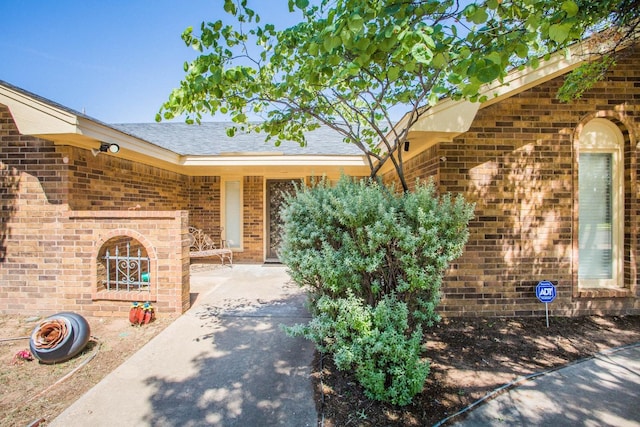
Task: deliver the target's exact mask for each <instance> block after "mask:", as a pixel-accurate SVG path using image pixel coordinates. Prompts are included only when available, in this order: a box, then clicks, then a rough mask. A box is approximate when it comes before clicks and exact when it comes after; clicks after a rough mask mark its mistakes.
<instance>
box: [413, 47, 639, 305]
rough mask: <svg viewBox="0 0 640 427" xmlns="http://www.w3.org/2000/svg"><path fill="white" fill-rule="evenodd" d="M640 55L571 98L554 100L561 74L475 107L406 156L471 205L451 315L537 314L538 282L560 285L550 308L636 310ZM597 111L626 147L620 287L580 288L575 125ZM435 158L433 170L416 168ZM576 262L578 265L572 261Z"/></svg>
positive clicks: (449, 295)
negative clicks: (449, 133) (421, 150)
mask: <svg viewBox="0 0 640 427" xmlns="http://www.w3.org/2000/svg"><path fill="white" fill-rule="evenodd" d="M638 61H640V55H638V54H636V55H634V56H633V57H629V58H626V59H624V60H622V61H620V62H619V65H618V67H617V68H616V70H614V71H613V72H612V73H610V75H609V78H608V79H607V80H606V81H605V82H602V83H599V84H597V85H596V87H594V88H593V89H592V90H590V91H589V92H588V93H586V94H585V95H584V96H583V98H582V99H581V100H579V101H577V102H575V103H572V104H563V103H560V102H559V101H557V100H556V99H555V94H556V91H557V89H558V87H559V86H560V85H561V83H562V78H558V79H555V80H553V81H551V82H548V83H546V84H543V85H541V86H538V87H534V88H532V89H530V90H528V91H526V92H524V93H521V94H519V95H517V96H514V97H512V98H509V99H506V100H503V101H501V102H499V103H497V104H494V105H493V106H490V107H488V108H485V109H482V110H480V111H479V113H478V115H477V117H476V119H475V121H474V123H473V125H472V127H471V129H470V130H469V131H468V132H466V133H465V134H464V135H462V136H460V137H459V138H456V139H455V140H454V141H452V142H449V143H440V144H439V145H437V146H436V147H433V148H432V149H431V150H430V152H429V154H427V153H425V156H426V157H425V158H423V157H417V158H415V159H413V160H412V161H410V162H408V164H407V165H406V168H405V170H406V171H407V176H408V178H410V179H408V182H410V183H411V181H412V180H413V179H412V178H413V177H414V176H420V177H425V176H434V175H435V176H437V178H438V182H439V189H440V191H441V192H452V193H461V194H463V195H464V196H465V197H466V198H467V200H469V201H471V202H474V203H475V204H476V211H475V219H474V220H472V221H471V223H470V234H471V235H470V239H469V242H468V244H467V246H466V249H465V253H464V255H463V256H462V257H461V258H460V259H458V260H457V261H456V262H455V264H454V265H452V267H451V268H450V270H449V271H448V272H447V276H446V279H445V282H444V286H443V300H442V303H441V306H440V310H441V312H442V313H443V314H445V315H448V316H458V315H473V316H475V315H482V316H540V315H544V305H543V304H541V303H540V302H538V300H537V299H536V297H535V285H536V284H537V283H538V282H539V281H540V280H550V281H552V282H554V283H556V284H557V290H558V297H557V299H556V300H555V301H554V302H553V303H552V304H551V305H550V309H551V310H552V314H553V313H555V314H565V315H580V314H590V313H629V312H634V313H638V312H640V303H639V299H638V298H639V297H640V294H639V292H638V286H637V261H635V260H636V259H637V251H638V246H637V245H638V243H637V242H638V231H637V228H638V224H637V215H638V196H639V193H638V191H639V188H638V185H637V182H636V176H637V173H638V170H637V168H638V164H637V163H638V162H637V149H636V144H637V143H638V139H637V135H638V134H639V121H638V119H637V114H638V110H639V105H638V103H639V102H640V72H639V71H638V68H637V65H634V64H637V63H638ZM594 117H605V118H608V119H610V120H612V121H613V122H614V123H617V124H618V125H619V127H620V128H621V130H623V133H624V135H625V138H626V145H625V258H626V262H625V286H626V289H624V290H621V291H620V290H618V291H610V290H600V291H597V292H594V291H584V290H582V291H581V290H579V289H578V288H577V257H576V256H575V255H574V254H576V253H577V252H576V248H577V246H576V240H575V239H574V235H577V196H576V194H575V191H574V188H577V163H576V159H577V145H576V141H575V138H577V136H576V135H577V134H576V129H578V128H579V127H580V125H581V124H584V123H586V121H588V120H589V119H591V118H594ZM440 157H444V158H446V161H440V163H439V171H438V172H437V174H434V173H428V172H426V171H421V169H420V168H424V167H425V164H429V163H430V164H434V162H435V160H436V159H439V158H440ZM574 260H575V262H574Z"/></svg>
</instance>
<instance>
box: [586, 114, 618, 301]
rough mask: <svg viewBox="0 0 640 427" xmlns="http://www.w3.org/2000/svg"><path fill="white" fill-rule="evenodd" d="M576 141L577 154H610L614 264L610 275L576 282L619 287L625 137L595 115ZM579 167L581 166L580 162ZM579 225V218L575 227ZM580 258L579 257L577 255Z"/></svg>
mask: <svg viewBox="0 0 640 427" xmlns="http://www.w3.org/2000/svg"><path fill="white" fill-rule="evenodd" d="M579 143H580V146H579V155H580V154H583V153H605V154H611V155H612V164H611V171H612V173H611V185H612V192H611V195H612V197H611V204H612V206H611V212H612V230H611V231H612V235H611V237H612V251H611V256H612V264H613V265H612V277H611V278H610V279H584V278H580V276H579V275H578V286H579V288H581V289H589V288H622V287H624V137H623V135H622V132H621V131H620V129H618V127H617V126H616V125H615V124H614V123H612V122H611V121H609V120H606V119H601V118H597V119H593V120H591V121H589V122H588V123H587V124H585V126H584V128H583V129H582V132H581V133H580V140H579ZM578 167H580V164H579V162H578ZM578 188H579V187H578ZM578 209H580V194H578ZM578 216H579V215H578ZM579 227H580V224H579V220H578V230H579ZM579 235H580V233H579V231H578V239H579V238H580V237H579ZM578 248H580V241H578ZM578 253H579V249H578ZM579 262H580V257H579V256H578V263H579Z"/></svg>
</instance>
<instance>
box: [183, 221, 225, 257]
mask: <svg viewBox="0 0 640 427" xmlns="http://www.w3.org/2000/svg"><path fill="white" fill-rule="evenodd" d="M189 255H190V256H191V257H192V258H206V257H211V256H217V257H218V258H220V261H222V265H224V260H225V259H227V260H229V264H230V265H233V252H232V251H231V249H230V248H229V247H228V246H227V243H226V241H225V240H222V239H220V245H216V243H215V242H214V241H213V239H212V238H211V237H210V236H209V235H208V234H206V233H205V232H204V231H202V230H200V229H199V228H196V227H189Z"/></svg>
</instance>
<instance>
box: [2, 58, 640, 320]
mask: <svg viewBox="0 0 640 427" xmlns="http://www.w3.org/2000/svg"><path fill="white" fill-rule="evenodd" d="M639 60H640V54H638V53H635V52H633V53H631V54H630V55H627V56H626V57H624V58H622V59H621V60H620V61H619V63H618V65H617V67H616V68H615V69H614V70H613V71H612V72H611V73H610V74H609V75H608V76H607V78H606V79H605V81H603V82H601V83H598V84H597V85H596V86H595V87H594V88H593V89H591V90H590V91H589V92H587V93H586V94H585V95H584V96H583V97H582V99H581V100H579V101H577V102H575V103H572V104H563V103H560V102H559V101H557V100H556V99H555V93H556V91H557V89H558V87H559V86H560V85H561V84H562V81H563V77H562V76H563V75H564V74H565V73H566V72H568V71H569V70H571V69H572V68H573V67H575V66H576V65H577V64H578V63H579V57H578V56H573V57H572V58H570V59H566V58H564V57H554V58H552V59H551V60H550V61H547V62H545V63H544V64H543V65H541V66H540V67H539V68H538V69H536V70H524V71H518V72H515V73H513V74H512V75H511V76H510V81H509V84H508V85H507V86H503V87H489V88H487V89H486V93H487V94H488V95H490V96H489V99H488V100H487V101H486V102H484V103H482V104H477V103H476V104H472V103H470V102H466V101H460V102H454V101H451V100H444V101H442V102H441V103H439V104H438V105H436V106H435V107H434V108H433V109H432V110H431V111H430V112H429V114H428V115H426V116H425V117H423V118H422V119H421V121H420V122H418V123H417V124H416V125H415V126H414V127H413V128H412V131H411V133H410V143H409V144H408V146H407V147H405V150H404V151H403V156H404V158H405V173H406V175H407V181H408V182H410V183H412V182H414V181H415V178H428V177H431V178H433V179H434V180H435V182H436V184H437V185H438V188H439V190H440V191H441V192H452V193H461V194H463V195H464V196H465V197H466V198H467V199H468V200H469V201H472V202H474V203H475V204H476V217H475V219H474V220H473V221H472V222H471V224H470V231H471V237H470V240H469V243H468V244H467V246H466V250H465V253H464V255H463V256H462V257H461V258H460V259H458V260H457V261H456V263H455V264H454V265H453V266H452V267H451V268H450V270H449V271H448V272H447V275H446V279H445V282H444V287H443V299H442V304H441V307H440V309H441V312H442V313H443V314H444V315H446V316H476V315H481V316H538V315H543V314H544V305H543V304H541V303H540V302H539V301H538V300H537V298H536V296H535V291H534V289H535V285H536V284H537V283H538V282H539V281H541V280H549V281H551V282H553V283H554V284H555V285H556V287H557V291H558V296H557V298H556V300H555V301H554V302H553V303H552V304H551V305H550V309H551V310H552V313H554V314H562V315H569V316H571V315H581V314H590V313H608V314H626V313H635V314H638V313H640V302H639V297H640V290H639V289H638V285H637V283H638V277H637V276H638V264H637V263H638V260H637V259H636V257H637V254H638V249H639V248H638V237H639V236H638V219H637V215H638V197H639V194H638V191H639V187H638V184H637V182H636V181H637V178H636V177H637V171H638V162H637V157H638V155H637V148H636V144H637V143H638V141H637V139H638V135H639V134H640V133H639V132H640V122H639V119H638V117H637V114H638V103H639V102H640V70H638V67H637V65H635V64H637V63H638V61H639ZM399 126H402V122H400V123H399ZM103 142H107V144H106V145H105V147H103V148H104V149H107V148H108V146H109V144H117V145H118V146H119V148H120V150H119V151H118V152H117V153H115V154H113V153H110V152H108V151H107V152H100V151H99V149H100V147H101V144H102V143H103ZM96 154H97V155H96ZM579 165H581V167H580V168H579V167H578V166H579ZM584 165H587V166H586V167H585V166H584ZM0 171H1V172H2V180H3V185H2V188H3V192H2V207H3V209H2V229H1V230H0V233H1V235H0V281H1V283H2V285H1V288H0V312H4V313H18V312H24V311H29V312H36V311H39V312H55V311H60V310H74V311H80V312H84V313H86V314H95V315H118V313H120V312H123V311H127V310H128V308H129V302H130V301H132V300H141V299H149V300H152V301H154V303H155V304H156V306H157V307H158V309H159V311H160V312H164V313H167V312H168V313H181V312H183V311H184V310H186V309H187V308H188V307H189V285H188V283H189V263H190V260H189V254H188V247H187V246H188V243H187V242H188V238H187V235H186V233H187V231H186V230H187V226H188V225H190V224H191V225H195V226H197V227H200V228H203V229H205V231H208V232H211V233H213V232H214V230H215V229H216V227H219V226H221V227H223V228H224V236H223V237H224V238H226V239H227V240H229V241H232V242H233V245H232V246H233V249H234V251H235V254H234V261H237V262H248V263H262V262H265V261H270V260H273V259H274V258H276V254H275V248H276V247H277V243H278V235H277V234H278V233H277V215H276V214H275V212H277V205H278V201H279V198H278V195H279V194H280V192H281V191H282V190H286V189H287V188H290V185H291V184H290V183H291V181H292V180H307V181H308V180H309V179H310V178H311V177H313V176H321V175H327V176H328V177H329V178H331V179H335V178H337V177H338V176H339V175H340V173H346V174H348V175H354V176H362V175H368V169H367V167H366V164H365V162H364V161H363V159H362V157H361V156H360V154H359V152H358V151H357V150H355V148H354V147H351V146H348V145H346V144H343V143H342V142H341V138H340V137H339V136H337V135H335V134H332V133H330V132H328V131H327V130H326V129H322V130H320V131H318V132H317V133H315V134H310V135H309V146H308V147H306V148H304V149H302V148H299V147H296V146H294V145H291V146H286V145H283V146H281V147H274V146H272V144H266V145H265V144H264V143H262V142H260V141H259V139H258V138H257V136H256V135H241V136H240V137H236V138H234V139H233V140H229V138H227V137H226V136H225V134H224V129H223V128H222V127H221V125H220V124H215V123H207V124H204V125H203V126H199V127H198V126H187V125H184V124H178V123H161V124H126V125H107V124H105V123H101V122H99V121H97V120H95V119H92V118H90V117H87V116H85V115H83V114H80V113H78V112H75V111H72V110H70V109H68V108H65V107H63V106H60V105H58V104H56V103H53V102H51V101H49V100H46V99H43V98H41V97H38V96H37V95H35V94H31V93H29V92H26V91H24V90H22V89H18V88H15V87H13V86H11V85H9V84H7V83H3V82H0ZM383 172H384V178H385V180H387V181H392V180H393V173H392V172H391V171H390V170H388V169H387V170H383ZM579 202H580V203H579ZM121 241H133V242H134V246H135V247H136V248H141V250H142V253H143V255H144V256H145V257H148V258H149V260H150V261H149V262H150V267H149V271H150V273H151V274H150V280H149V283H148V286H146V287H145V289H144V292H146V293H147V294H146V295H145V296H146V297H148V298H141V295H140V293H139V291H109V290H105V289H102V288H101V287H100V281H101V277H102V275H103V274H104V271H102V270H101V268H100V265H101V264H100V260H101V259H102V258H103V257H104V253H105V250H106V248H109V247H112V246H113V245H114V244H115V243H119V242H121ZM114 242H115V243H114ZM585 260H587V261H586V262H585Z"/></svg>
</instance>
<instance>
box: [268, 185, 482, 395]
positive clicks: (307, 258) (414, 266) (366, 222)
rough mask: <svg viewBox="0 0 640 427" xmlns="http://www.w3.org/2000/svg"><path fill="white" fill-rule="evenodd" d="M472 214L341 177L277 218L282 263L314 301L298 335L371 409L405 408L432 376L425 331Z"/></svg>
mask: <svg viewBox="0 0 640 427" xmlns="http://www.w3.org/2000/svg"><path fill="white" fill-rule="evenodd" d="M472 215H473V206H472V205H470V204H467V203H466V202H465V201H464V200H463V198H462V197H456V198H452V197H451V196H449V195H445V196H442V197H437V196H436V195H435V189H434V187H433V185H431V184H429V185H422V184H418V185H417V186H416V189H415V191H414V192H412V193H396V192H395V191H394V190H393V188H391V189H389V188H386V187H385V186H383V185H381V184H379V183H377V182H372V181H370V180H360V181H356V180H354V179H350V178H347V177H343V178H341V179H340V181H339V182H338V183H337V185H336V186H335V187H332V186H330V185H329V183H328V182H327V181H326V180H322V181H320V182H318V183H316V184H315V185H313V186H311V187H301V188H298V191H297V194H296V195H294V196H290V197H289V198H288V199H287V202H286V204H285V207H284V208H283V210H282V212H281V217H282V218H283V220H284V234H283V239H282V244H281V250H280V259H281V260H282V261H283V262H284V263H285V264H286V265H287V266H288V267H289V271H290V274H291V277H292V278H293V280H294V281H295V282H296V283H298V284H299V285H301V286H304V287H306V288H307V289H309V291H310V297H311V304H310V309H311V312H312V314H313V320H312V321H311V322H310V323H309V324H308V325H302V326H298V327H296V328H294V329H293V330H294V331H295V333H297V334H300V335H303V336H305V337H307V338H309V339H311V340H313V341H314V342H315V343H316V345H317V346H318V348H319V349H320V350H321V351H324V352H329V353H331V354H333V357H334V360H335V362H336V365H337V366H338V368H340V369H352V368H353V369H355V372H356V376H357V378H358V380H359V381H360V382H361V384H362V385H363V386H364V387H365V390H366V391H367V393H368V394H369V395H370V396H371V397H372V398H374V399H380V400H387V401H391V402H393V403H397V404H402V405H404V404H406V403H408V402H409V401H410V400H411V397H412V396H413V395H415V394H416V393H418V392H419V391H420V390H421V388H422V384H423V383H424V378H425V377H426V375H427V373H428V365H427V364H426V363H425V362H423V361H421V359H420V357H421V339H422V333H421V330H422V327H423V326H424V325H432V324H433V322H435V321H437V320H439V317H438V315H437V313H436V307H437V304H438V301H439V297H440V285H441V283H442V276H443V274H444V271H445V269H446V268H447V266H448V264H449V262H451V261H452V260H453V259H455V258H457V257H459V256H460V255H461V254H462V251H463V247H464V244H465V243H466V241H467V238H468V231H467V224H468V221H469V220H470V219H471V217H472Z"/></svg>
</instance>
